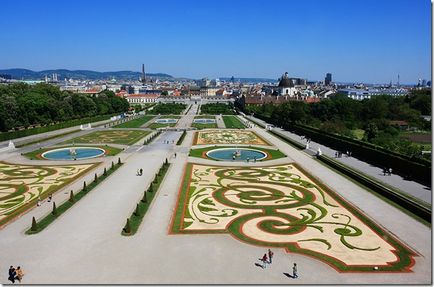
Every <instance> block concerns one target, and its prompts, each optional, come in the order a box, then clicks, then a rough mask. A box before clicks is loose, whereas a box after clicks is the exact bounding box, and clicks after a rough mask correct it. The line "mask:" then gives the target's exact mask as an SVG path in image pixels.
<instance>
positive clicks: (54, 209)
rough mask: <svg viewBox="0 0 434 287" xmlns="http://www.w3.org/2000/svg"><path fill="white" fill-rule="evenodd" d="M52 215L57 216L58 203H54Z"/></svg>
mask: <svg viewBox="0 0 434 287" xmlns="http://www.w3.org/2000/svg"><path fill="white" fill-rule="evenodd" d="M51 214H53V215H54V216H56V215H57V209H56V203H55V202H54V201H53V211H51Z"/></svg>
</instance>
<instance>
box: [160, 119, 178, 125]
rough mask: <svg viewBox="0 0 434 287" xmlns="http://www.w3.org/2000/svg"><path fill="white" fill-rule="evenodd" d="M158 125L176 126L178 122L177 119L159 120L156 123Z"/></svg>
mask: <svg viewBox="0 0 434 287" xmlns="http://www.w3.org/2000/svg"><path fill="white" fill-rule="evenodd" d="M155 122H156V123H157V124H174V123H176V122H178V120H177V119H158V120H156V121H155Z"/></svg>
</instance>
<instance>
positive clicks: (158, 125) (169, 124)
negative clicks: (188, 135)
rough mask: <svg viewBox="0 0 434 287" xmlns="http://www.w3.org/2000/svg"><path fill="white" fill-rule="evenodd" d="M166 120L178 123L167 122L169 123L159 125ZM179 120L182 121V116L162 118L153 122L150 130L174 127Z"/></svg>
mask: <svg viewBox="0 0 434 287" xmlns="http://www.w3.org/2000/svg"><path fill="white" fill-rule="evenodd" d="M164 119H167V120H171V119H174V120H176V122H167V123H164V122H161V123H159V122H158V121H159V120H164ZM179 119H180V116H161V117H159V118H158V119H157V120H155V122H153V123H152V124H151V125H149V127H148V128H150V129H158V128H166V127H174V126H176V124H177V123H178V120H179Z"/></svg>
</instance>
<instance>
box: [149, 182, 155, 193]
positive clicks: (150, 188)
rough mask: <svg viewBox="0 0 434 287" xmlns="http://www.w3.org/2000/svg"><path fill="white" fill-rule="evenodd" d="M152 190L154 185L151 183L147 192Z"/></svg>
mask: <svg viewBox="0 0 434 287" xmlns="http://www.w3.org/2000/svg"><path fill="white" fill-rule="evenodd" d="M153 191H154V186H153V184H152V183H151V184H150V185H149V188H148V192H153Z"/></svg>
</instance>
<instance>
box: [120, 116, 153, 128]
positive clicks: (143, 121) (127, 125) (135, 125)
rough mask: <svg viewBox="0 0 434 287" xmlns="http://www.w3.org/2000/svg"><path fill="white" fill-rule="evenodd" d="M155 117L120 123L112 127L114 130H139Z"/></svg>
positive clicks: (144, 117)
mask: <svg viewBox="0 0 434 287" xmlns="http://www.w3.org/2000/svg"><path fill="white" fill-rule="evenodd" d="M154 117H155V116H143V117H140V118H138V119H134V120H131V121H128V122H126V123H122V124H120V125H117V126H114V128H125V129H128V128H140V127H141V126H143V125H144V124H146V123H147V122H149V121H150V120H152V119H153V118H154Z"/></svg>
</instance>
